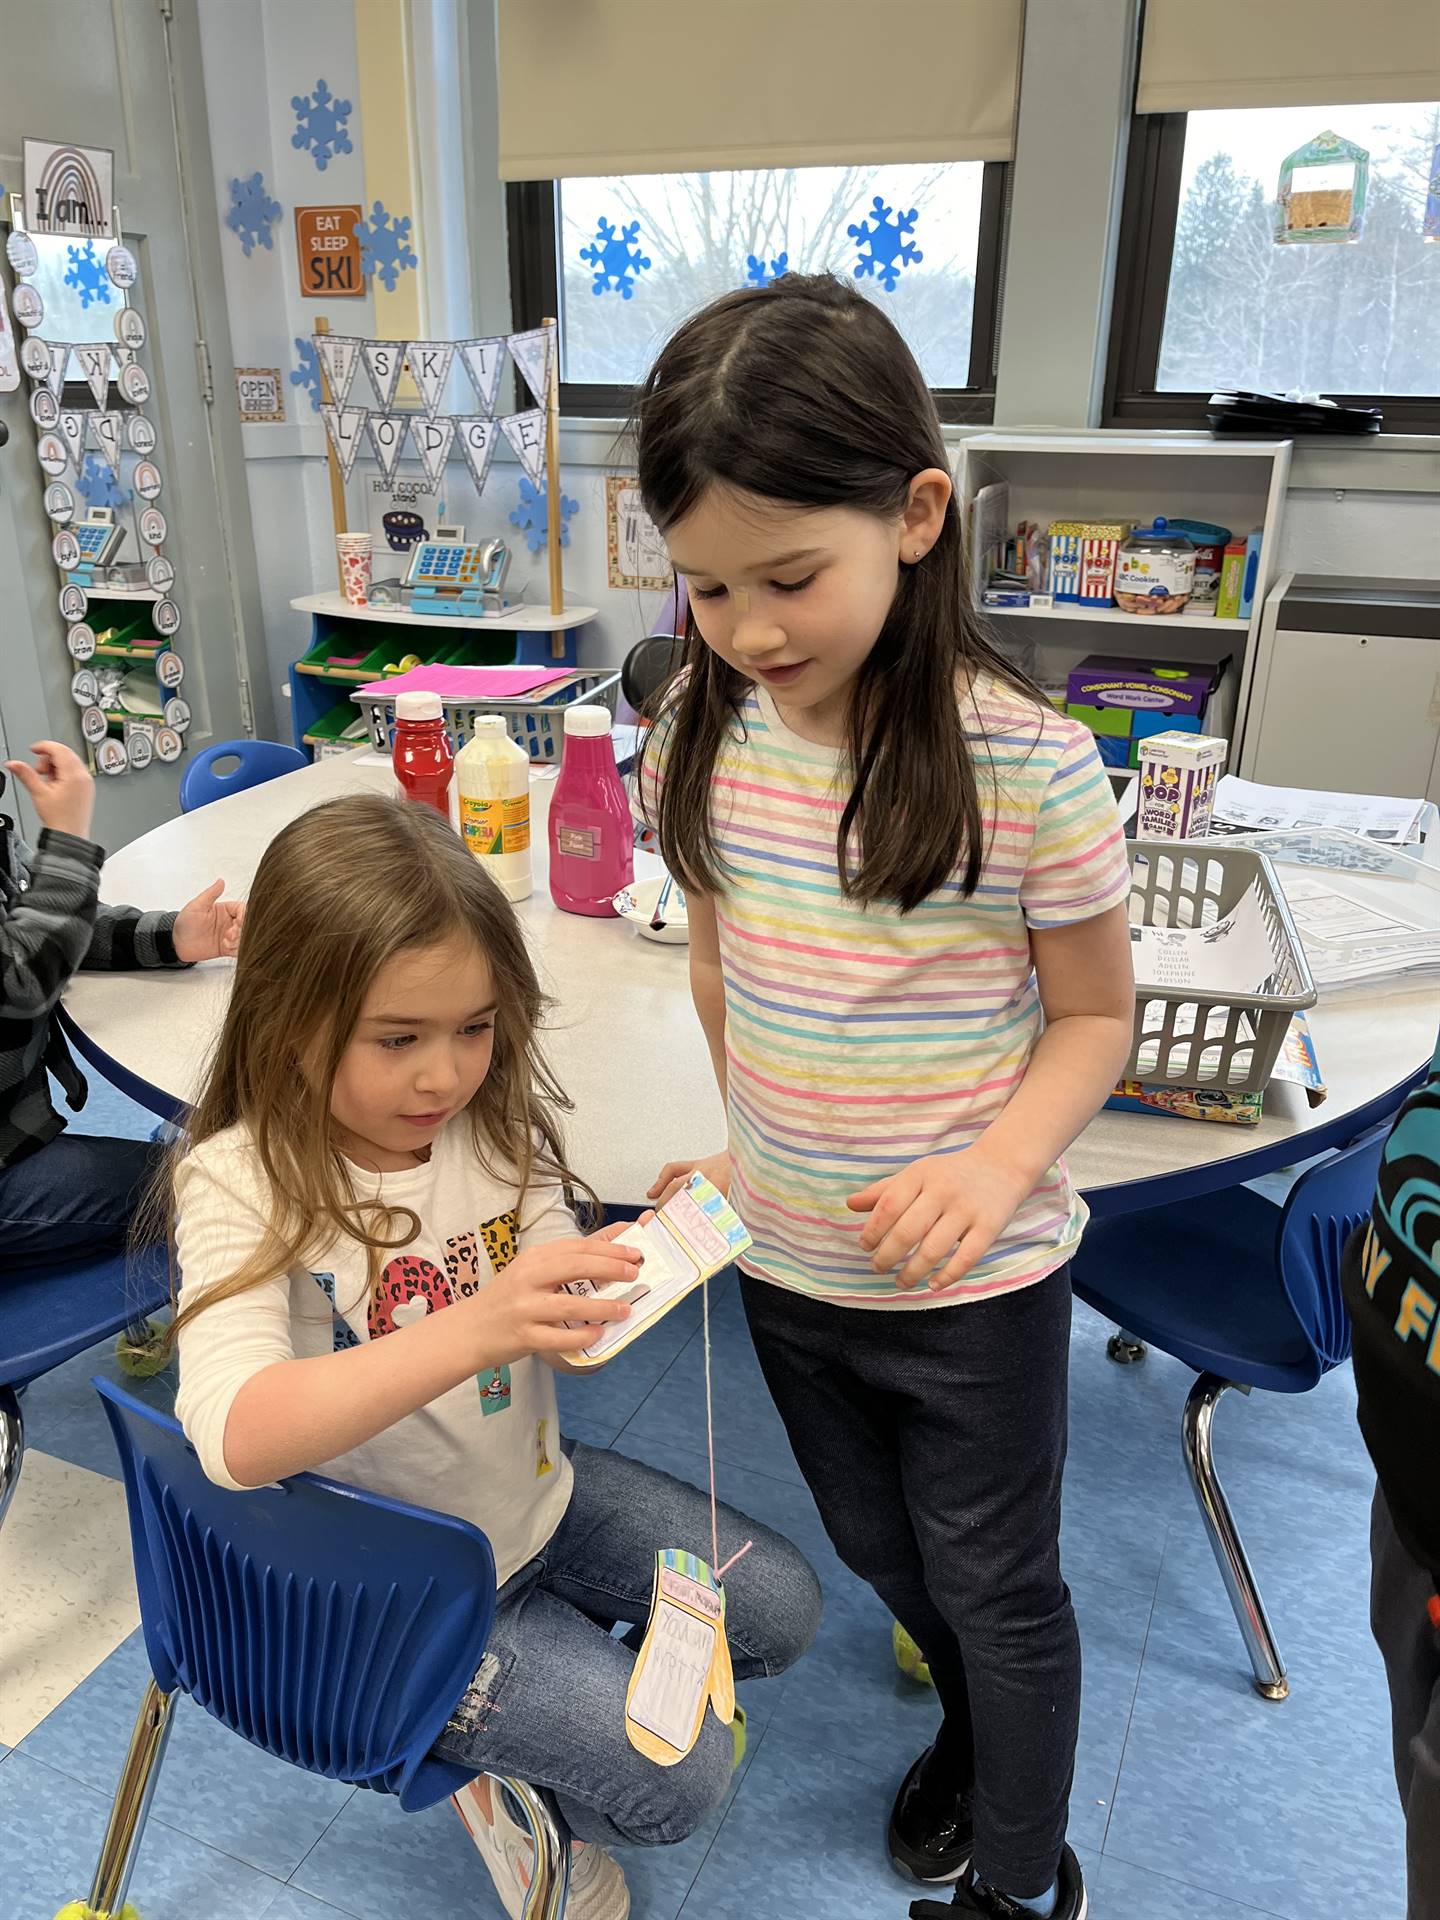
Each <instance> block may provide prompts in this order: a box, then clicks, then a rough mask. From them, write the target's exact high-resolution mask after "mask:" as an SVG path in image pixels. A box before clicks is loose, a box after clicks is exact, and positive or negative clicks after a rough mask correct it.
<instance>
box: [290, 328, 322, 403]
mask: <svg viewBox="0 0 1440 1920" xmlns="http://www.w3.org/2000/svg"><path fill="white" fill-rule="evenodd" d="M295 353H296V357H297V358H298V360H299V362H300V364H299V366H298V367H296V369H295V370H294V372H293V373H292V374H291V375H290V384H291V386H292V387H303V388H304V389H305V391H306V392H307V393H308V394H309V396H310V405H311V407H312V408H313V409H314V411H315V412H316V413H318V412H319V411H320V404H321V399H320V394H321V389H320V355H319V354H318V353H317V352H316V350H315V342H314V341H313V340H300V339H297V340H296V342H295Z"/></svg>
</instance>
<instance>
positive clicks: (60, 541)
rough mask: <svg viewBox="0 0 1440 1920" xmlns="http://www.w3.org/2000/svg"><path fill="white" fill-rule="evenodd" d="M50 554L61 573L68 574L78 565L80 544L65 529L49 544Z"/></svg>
mask: <svg viewBox="0 0 1440 1920" xmlns="http://www.w3.org/2000/svg"><path fill="white" fill-rule="evenodd" d="M50 553H51V556H52V558H53V559H54V561H55V564H56V566H57V567H59V569H60V571H61V572H62V573H69V572H70V570H71V568H72V567H78V566H79V564H80V542H79V541H78V540H77V539H76V538H75V536H74V534H73V533H71V532H70V530H69V529H68V528H66V527H62V528H61V530H60V532H59V533H57V534H56V536H55V538H54V539H53V540H52V541H51V542H50Z"/></svg>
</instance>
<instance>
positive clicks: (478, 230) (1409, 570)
mask: <svg viewBox="0 0 1440 1920" xmlns="http://www.w3.org/2000/svg"><path fill="white" fill-rule="evenodd" d="M387 4H388V0H307V4H306V5H305V6H303V7H297V6H294V5H291V4H288V0H247V3H246V4H245V5H244V6H236V5H235V4H233V0H199V7H200V21H201V33H202V44H203V50H204V58H205V84H206V94H207V100H208V106H209V116H210V126H211V134H212V144H213V159H214V171H215V180H216V191H217V195H218V202H219V205H218V212H219V214H220V217H221V218H222V219H223V216H224V212H225V210H226V208H227V207H228V204H229V193H228V182H229V181H230V179H231V178H232V177H241V178H244V177H246V176H248V175H249V174H251V173H253V172H255V171H256V170H257V169H259V170H261V171H262V172H263V173H264V176H265V180H266V184H267V186H268V187H269V189H270V192H271V194H272V197H273V198H274V199H276V200H278V201H279V202H280V203H281V206H282V208H283V212H282V215H281V218H280V220H279V221H277V222H276V224H275V227H274V230H273V232H274V247H273V249H272V250H270V251H266V250H264V249H263V248H256V249H255V250H254V251H253V252H252V253H251V255H250V256H249V258H246V257H245V255H244V254H243V252H242V250H241V246H240V243H239V241H238V240H237V239H236V238H235V236H234V235H233V234H231V233H229V232H228V231H226V230H224V229H223V228H222V233H221V240H222V253H223V256H224V270H225V280H226V291H227V297H228V301H229V308H230V322H231V331H232V337H233V340H234V350H235V359H236V361H237V363H239V364H242V365H253V366H276V365H278V366H280V367H281V368H282V369H283V371H284V374H285V376H286V382H285V384H286V397H287V419H286V421H285V423H284V424H283V425H269V424H263V425H262V424H254V425H248V426H246V427H245V428H244V430H243V432H244V439H245V454H246V463H247V476H248V481H249V489H250V498H251V507H252V514H253V518H254V527H255V545H256V558H257V562H258V566H259V572H260V578H261V588H262V595H263V603H264V623H265V637H266V648H267V656H268V661H269V666H270V672H271V676H272V683H273V686H274V688H275V690H276V693H277V696H278V695H279V693H280V690H281V689H282V688H283V686H284V683H285V675H286V670H287V668H288V666H289V663H290V661H291V660H292V659H293V658H294V657H295V656H296V654H297V653H299V652H300V651H301V650H302V649H303V647H304V646H305V644H306V640H307V634H308V618H307V616H304V615H302V614H297V613H295V612H293V611H292V610H291V609H290V606H289V602H290V600H291V599H292V598H295V597H296V596H298V595H301V594H304V593H307V592H312V591H315V590H317V589H318V588H328V587H330V586H332V585H333V584H334V559H333V547H332V540H331V535H332V531H333V520H332V513H331V504H330V490H329V483H328V476H327V469H326V462H325V439H324V429H323V427H322V426H321V424H320V420H319V416H318V414H317V413H315V412H313V411H312V409H311V406H310V402H309V399H308V396H307V395H306V393H305V392H304V390H303V389H301V388H299V387H296V386H292V385H291V384H290V383H289V379H288V376H289V373H290V372H291V371H292V369H294V367H295V366H296V349H295V344H294V343H295V340H296V338H297V337H304V336H307V335H308V333H309V332H310V329H311V327H312V326H313V324H314V319H315V316H316V315H317V314H318V313H326V314H327V316H328V317H329V318H330V320H331V323H332V325H333V326H334V327H335V328H336V329H337V330H339V331H345V332H352V333H362V334H363V333H367V332H370V331H377V332H384V331H387V330H391V329H390V328H387V311H388V308H387V303H388V302H390V301H391V300H392V299H393V297H394V296H391V295H389V294H387V293H386V292H385V291H384V289H383V288H379V287H373V290H372V292H371V293H370V294H369V295H367V297H366V298H365V299H364V300H357V301H337V302H333V303H329V304H327V303H325V302H323V301H312V300H307V299H302V298H301V296H300V293H299V289H298V285H297V279H296V260H295V242H294V225H293V220H294V216H293V209H294V207H295V206H296V204H313V203H317V202H323V201H328V200H335V201H341V202H345V201H356V202H359V203H360V204H361V205H365V206H368V204H369V202H370V199H371V198H372V197H373V194H372V192H371V191H370V190H369V189H370V187H371V185H372V182H371V181H370V180H369V179H368V178H367V154H366V139H365V114H364V111H363V106H364V101H363V100H362V94H363V93H364V75H363V74H362V65H363V62H362V60H361V57H360V52H359V35H357V19H359V21H360V22H361V31H362V32H363V31H364V30H365V24H366V9H367V8H368V9H371V10H372V12H371V13H370V15H369V20H370V23H371V28H372V30H373V21H374V18H375V15H374V12H373V9H374V8H375V7H376V6H377V5H378V6H381V7H383V6H385V5H387ZM1135 12H1136V0H1029V5H1028V7H1027V26H1026V42H1025V70H1024V75H1023V79H1022V89H1021V111H1020V121H1019V126H1020V143H1021V144H1020V150H1019V154H1018V157H1017V161H1016V166H1015V171H1014V182H1013V185H1014V219H1013V224H1012V231H1011V235H1010V243H1009V266H1008V275H1007V285H1006V290H1005V308H1004V319H1005V324H1004V328H1003V330H1002V335H1001V359H1000V379H999V386H1000V394H999V400H998V404H997V420H998V421H999V422H1000V423H1001V424H1005V425H1020V424H1059V425H1065V426H1070V427H1077V428H1083V427H1085V426H1086V425H1088V424H1089V423H1091V422H1093V421H1094V420H1095V418H1096V417H1097V415H1098V408H1099V399H1100V381H1101V370H1102V369H1103V363H1104V352H1105V343H1106V339H1107V336H1108V325H1109V303H1108V293H1107V291H1106V288H1107V284H1108V261H1109V259H1110V257H1111V254H1112V252H1113V247H1114V241H1115V225H1116V219H1117V212H1118V204H1119V200H1118V196H1119V186H1120V178H1121V174H1122V171H1123V164H1124V156H1125V145H1126V138H1127V128H1126V125H1125V120H1124V116H1125V109H1126V103H1127V102H1128V99H1129V74H1128V65H1127V62H1128V54H1127V49H1128V47H1129V46H1130V45H1131V43H1132V38H1133V32H1134V17H1135ZM404 17H405V18H406V20H408V22H409V40H408V46H407V49H406V55H405V58H406V60H407V62H408V64H407V66H406V70H405V71H403V72H399V71H397V72H396V73H395V75H394V78H393V90H392V91H391V92H390V93H389V94H388V95H387V94H386V92H385V91H384V87H383V86H382V87H381V89H380V91H379V93H378V95H377V92H376V82H375V74H374V68H373V55H372V58H371V67H370V73H369V83H370V88H371V91H370V94H369V96H368V98H369V100H370V102H371V103H372V106H373V103H374V101H375V100H376V98H377V97H378V98H380V99H381V100H383V101H384V103H385V105H386V108H387V113H388V114H392V115H396V116H403V115H408V116H409V123H410V141H411V145H412V148H413V150H414V152H415V156H416V174H415V180H414V187H413V197H414V200H415V205H414V207H413V208H410V209H406V210H409V211H411V212H412V217H413V218H414V220H415V234H416V248H417V252H418V253H419V255H420V267H419V268H418V270H417V272H416V273H415V274H414V275H413V276H407V277H406V279H407V280H408V279H413V281H414V282H415V286H416V289H417V290H418V293H412V294H411V296H410V297H411V298H412V299H414V298H417V297H418V301H419V305H420V310H421V312H422V314H423V316H424V318H423V325H424V326H425V328H426V329H427V330H428V332H429V333H430V334H431V335H432V336H433V337H436V338H448V337H455V336H461V335H464V334H466V333H470V332H473V333H489V332H499V331H502V330H504V329H505V328H507V327H508V326H509V325H510V314H509V303H508V284H507V261H506V251H505V211H504V189H503V187H502V186H501V185H500V183H499V181H498V179H497V178H496V158H495V154H496V135H495V60H494V0H425V3H424V4H421V5H417V6H415V7H413V8H410V9H407V10H405V15H404ZM322 75H323V77H324V78H325V79H326V80H327V82H328V83H329V85H330V87H331V89H332V91H333V92H334V93H335V94H337V95H339V96H341V97H344V98H349V99H351V100H352V101H353V102H354V108H353V111H352V114H351V116H350V121H349V128H350V133H351V137H352V140H353V143H354V148H355V151H354V152H353V153H352V154H348V155H345V154H341V155H337V156H336V157H335V158H334V159H332V160H331V161H330V163H329V165H328V167H327V168H326V170H325V171H324V172H323V173H321V172H319V171H318V170H317V169H316V167H315V164H314V161H313V159H312V158H311V156H310V154H309V153H308V152H306V151H302V150H297V149H296V148H294V147H293V146H292V144H291V134H292V132H293V130H294V126H295V116H294V113H293V111H292V109H291V105H290V102H291V97H292V95H294V94H297V93H307V92H308V91H309V90H310V89H311V88H312V87H313V85H314V83H315V81H316V79H317V78H318V77H320V76H322ZM1082 96H1083V97H1085V98H1087V99H1090V100H1093V102H1094V103H1095V104H1096V109H1097V111H1096V114H1095V115H1094V116H1092V120H1101V119H1104V120H1106V121H1107V124H1106V125H1104V126H1100V125H1091V126H1090V128H1089V132H1088V135H1087V138H1086V140H1085V141H1084V142H1083V145H1082V146H1081V147H1077V145H1076V142H1075V138H1074V128H1073V124H1072V116H1071V114H1070V113H1069V112H1068V111H1057V110H1056V108H1057V105H1060V104H1063V105H1064V106H1065V107H1067V108H1068V106H1069V105H1070V104H1071V103H1072V102H1073V100H1074V99H1075V98H1076V97H1082ZM387 134H390V135H393V124H392V123H391V122H390V121H389V120H388V119H387ZM391 144H392V146H393V138H392V140H391ZM373 145H374V143H373V142H372V147H373ZM376 164H377V163H376V162H375V161H374V159H373V157H372V164H371V172H372V173H373V172H374V170H375V166H376ZM391 164H392V166H393V158H392V161H391ZM1057 166H1062V167H1063V172H1064V177H1065V179H1066V181H1067V183H1068V187H1067V192H1066V193H1065V194H1057V193H1056V192H1055V180H1056V178H1057V177H1059V176H1058V175H1057V172H1056V167H1057ZM1077 169H1083V176H1084V177H1083V179H1077V171H1076V170H1077ZM396 210H397V211H398V210H400V209H398V208H397V209H396ZM1022 216H1023V217H1022ZM1066 262H1069V263H1070V265H1069V267H1068V268H1067V266H1066ZM1086 263H1088V265H1087V264H1086ZM1082 266H1084V267H1085V271H1084V272H1083V273H1082V272H1081V271H1080V268H1081V267H1082ZM1057 277H1060V278H1062V279H1065V280H1066V284H1067V286H1068V288H1069V293H1068V296H1067V298H1066V299H1065V300H1063V301H1057V300H1055V299H1053V298H1052V297H1051V295H1052V294H1053V290H1054V286H1055V282H1056V279H1057ZM227 377H228V376H227ZM360 377H361V378H362V380H363V375H362V376H360ZM1042 415H1043V418H1042V417H1041V416H1042ZM953 437H954V438H957V439H958V435H957V436H953ZM614 439H615V435H614V429H613V426H612V425H611V424H610V423H605V424H603V425H602V426H599V427H586V426H583V425H577V424H574V423H571V424H567V426H566V428H565V430H564V432H563V434H562V462H563V464H562V469H561V486H562V491H563V492H564V494H566V495H567V496H569V497H570V498H571V499H574V500H575V501H577V502H578V512H577V513H576V514H575V516H574V517H573V519H571V520H570V522H569V523H568V524H569V532H570V545H569V547H568V549H567V550H566V553H565V586H566V593H567V597H568V598H569V599H570V600H571V601H572V602H576V601H579V602H582V603H585V604H589V605H593V606H595V607H596V608H597V609H598V610H599V617H598V619H597V621H596V622H595V623H594V625H593V626H592V628H591V629H590V630H589V632H588V633H587V636H586V639H585V642H584V655H585V658H586V659H587V660H593V661H596V662H597V663H598V662H602V661H603V662H614V661H618V660H619V659H621V658H622V657H623V655H624V653H625V651H626V650H627V648H628V647H629V646H630V645H631V644H632V643H633V642H634V641H635V640H636V639H637V638H639V637H640V636H641V635H642V634H643V633H644V632H646V631H647V630H648V627H649V624H650V622H651V620H652V618H653V617H654V615H655V613H656V612H657V611H658V607H659V604H660V596H658V595H652V594H646V595H641V594H636V593H633V592H616V591H613V590H612V589H611V588H610V587H609V585H608V581H607V568H606V551H605V523H604V515H605V500H604V475H605V472H606V471H607V469H608V470H614V468H615V454H614ZM1415 444H1416V443H1413V442H1412V443H1411V445H1412V447H1413V446H1414V445H1415ZM1419 444H1422V445H1423V444H1424V443H1419ZM1432 446H1433V443H1432ZM1384 460H1385V455H1384V454H1383V453H1381V452H1379V451H1377V450H1374V449H1371V448H1366V449H1364V450H1359V449H1356V450H1353V451H1352V450H1350V449H1346V450H1344V451H1343V452H1342V453H1341V454H1339V455H1336V456H1334V457H1333V458H1331V459H1329V460H1328V461H1326V462H1322V463H1318V465H1320V466H1323V469H1324V477H1325V479H1326V481H1327V482H1329V481H1330V480H1332V479H1333V477H1334V475H1335V473H1336V471H1337V468H1338V471H1339V473H1340V475H1341V477H1342V478H1343V479H1344V480H1345V482H1346V484H1345V486H1344V488H1343V497H1339V498H1337V497H1336V489H1335V486H1334V485H1333V484H1316V480H1317V477H1318V475H1317V462H1316V461H1315V460H1313V459H1311V458H1309V457H1308V455H1307V453H1306V451H1305V450H1303V449H1302V450H1300V451H1299V452H1297V457H1296V461H1295V470H1294V479H1295V485H1294V486H1293V487H1292V490H1291V493H1290V496H1289V499H1288V502H1287V509H1286V520H1285V527H1284V532H1283V537H1282V545H1281V550H1280V553H1279V555H1278V561H1279V564H1280V565H1281V566H1282V567H1287V568H1293V569H1294V570H1296V571H1304V572H1315V573H1327V574H1348V575H1376V574H1379V575H1392V576H1396V577H1401V578H1440V541H1437V540H1436V539H1435V537H1434V525H1435V519H1434V516H1435V510H1436V499H1435V494H1434V492H1431V491H1427V490H1426V489H1428V488H1429V487H1430V486H1431V484H1432V481H1431V478H1429V477H1426V478H1424V479H1423V480H1422V481H1421V482H1420V484H1419V485H1417V486H1416V487H1415V490H1414V491H1402V490H1396V487H1395V483H1394V482H1393V481H1391V480H1389V479H1388V478H1387V479H1385V480H1384V481H1383V483H1380V484H1376V483H1375V482H1374V478H1373V477H1374V476H1375V475H1376V474H1377V473H1382V474H1383V473H1384V472H1385V471H1386V469H1385V467H1384V466H1383V465H1382V466H1379V467H1377V465H1376V462H1382V463H1383V462H1384ZM364 466H365V462H364V459H363V457H362V460H361V462H360V463H359V465H358V466H357V474H359V473H360V472H361V471H362V469H363V468H364ZM1426 466H1427V467H1429V466H1433V467H1435V469H1436V474H1435V479H1434V484H1436V485H1437V486H1440V463H1437V462H1433V461H1429V462H1426ZM403 470H404V469H403V468H402V471H403ZM1415 471H1417V467H1416V464H1415V463H1414V462H1413V460H1412V465H1411V467H1409V468H1407V472H1415ZM518 477H519V476H518V468H517V467H516V466H515V465H514V463H513V461H511V460H509V459H508V457H507V456H505V455H497V458H496V463H495V466H494V468H493V469H492V473H491V477H490V481H489V485H488V486H487V489H486V494H485V498H484V500H483V501H480V500H477V499H476V497H475V494H474V490H473V488H472V487H471V485H470V482H469V478H468V474H466V473H465V471H464V469H463V467H462V465H461V463H460V462H459V461H458V459H457V460H455V461H452V463H451V468H450V472H449V475H448V476H447V499H446V506H447V509H448V515H449V517H451V518H459V519H461V520H463V521H464V522H465V524H466V528H467V532H468V533H469V534H470V535H471V536H472V537H476V538H484V537H488V536H490V535H492V534H495V533H501V534H505V535H506V536H507V537H509V538H510V539H511V541H512V544H515V545H516V546H517V547H518V552H517V557H516V561H515V565H514V571H513V573H512V583H514V584H521V583H523V582H524V581H525V580H526V579H527V578H529V579H531V580H533V581H534V583H535V586H536V589H537V593H538V595H540V596H542V597H543V594H544V591H545V564H544V554H543V552H542V553H540V554H538V555H536V556H534V558H533V559H532V558H531V556H530V555H529V554H528V553H527V552H526V550H525V547H524V543H523V540H522V539H521V538H520V535H519V534H518V533H517V531H516V530H515V529H514V528H512V527H511V526H510V525H509V524H508V514H509V512H510V511H511V509H512V508H513V507H514V506H515V505H516V504H517V499H518V494H517V482H518ZM362 495H363V482H360V483H356V482H352V486H351V489H350V491H349V502H348V506H349V514H350V518H351V523H352V524H354V525H360V524H364V521H363V520H362V519H361V518H360V517H359V515H360V513H361V512H362V511H363V504H364V503H363V498H362ZM279 711H281V712H282V713H283V712H284V711H285V709H284V708H283V707H282V708H280V709H279Z"/></svg>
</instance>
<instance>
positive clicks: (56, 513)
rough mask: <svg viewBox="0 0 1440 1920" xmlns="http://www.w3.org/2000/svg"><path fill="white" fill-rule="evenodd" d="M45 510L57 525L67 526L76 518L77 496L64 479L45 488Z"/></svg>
mask: <svg viewBox="0 0 1440 1920" xmlns="http://www.w3.org/2000/svg"><path fill="white" fill-rule="evenodd" d="M45 511H46V513H48V514H49V516H50V518H51V519H52V520H53V521H54V522H55V524H56V526H57V527H67V526H69V524H70V522H71V521H72V520H73V519H74V518H75V496H74V494H73V493H72V492H71V491H70V489H69V487H67V486H66V485H65V484H64V482H63V481H61V480H56V481H55V482H54V483H53V484H52V485H50V486H48V487H47V488H46V489H45Z"/></svg>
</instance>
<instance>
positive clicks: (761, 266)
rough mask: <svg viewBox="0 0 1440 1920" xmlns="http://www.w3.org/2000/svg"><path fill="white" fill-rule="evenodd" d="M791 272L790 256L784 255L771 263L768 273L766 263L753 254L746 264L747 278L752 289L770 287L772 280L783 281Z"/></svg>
mask: <svg viewBox="0 0 1440 1920" xmlns="http://www.w3.org/2000/svg"><path fill="white" fill-rule="evenodd" d="M789 271H790V255H789V254H788V253H782V254H781V255H780V257H779V258H778V259H777V260H772V261H771V262H770V267H769V271H768V272H767V271H766V267H765V262H764V261H763V260H759V259H757V258H756V256H755V255H754V254H753V253H752V254H751V255H750V256H749V257H748V258H747V260H746V262H745V278H746V279H747V280H748V281H749V282H750V284H751V286H752V287H768V286H769V285H770V282H771V281H772V280H783V279H784V277H785V275H786V274H787V273H788V272H789Z"/></svg>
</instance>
